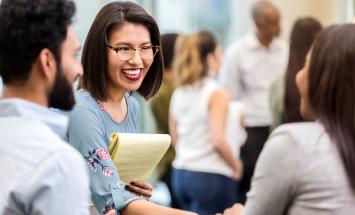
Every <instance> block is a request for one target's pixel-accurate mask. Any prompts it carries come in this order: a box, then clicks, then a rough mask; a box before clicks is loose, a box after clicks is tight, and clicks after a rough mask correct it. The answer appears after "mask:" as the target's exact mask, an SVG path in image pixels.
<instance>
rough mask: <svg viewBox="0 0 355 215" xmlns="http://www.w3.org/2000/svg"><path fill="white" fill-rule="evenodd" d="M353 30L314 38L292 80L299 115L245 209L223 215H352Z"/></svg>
mask: <svg viewBox="0 0 355 215" xmlns="http://www.w3.org/2000/svg"><path fill="white" fill-rule="evenodd" d="M354 44H355V25H354V24H342V25H333V26H330V27H328V28H326V29H325V30H323V31H321V32H320V33H319V35H318V36H317V37H316V39H315V42H314V44H313V45H312V48H311V50H310V51H309V52H308V54H307V57H306V61H305V65H304V66H303V68H302V69H301V70H300V71H299V72H298V73H297V76H296V85H297V88H298V90H299V93H300V98H301V101H300V113H301V115H302V117H304V118H305V119H307V120H310V121H312V122H300V123H289V124H283V125H281V126H279V127H277V128H276V129H275V130H274V131H273V133H272V134H271V135H270V138H269V139H268V141H267V143H266V145H265V147H264V149H263V151H262V153H261V155H260V158H259V160H258V163H257V165H256V169H255V174H254V177H253V181H252V186H251V190H250V192H249V193H248V200H247V202H246V205H245V208H244V210H243V207H242V206H241V205H240V204H237V205H235V206H234V207H233V208H231V209H228V210H226V211H225V215H230V214H233V215H240V214H242V215H255V214H273V215H282V214H289V215H299V214H302V215H328V214H332V215H343V214H355V172H354V169H355V124H354V122H355V99H354V92H355V61H354V59H355V46H354Z"/></svg>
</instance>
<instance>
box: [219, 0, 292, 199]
mask: <svg viewBox="0 0 355 215" xmlns="http://www.w3.org/2000/svg"><path fill="white" fill-rule="evenodd" d="M252 16H253V20H254V24H255V32H254V33H249V34H247V35H246V36H245V37H243V38H242V39H240V40H238V41H236V43H234V44H233V45H232V46H231V47H229V48H228V49H227V50H226V53H225V58H224V62H223V64H222V68H221V73H220V75H221V77H220V80H221V83H222V85H223V86H224V87H226V88H227V90H228V91H229V92H230V93H231V96H232V99H233V100H238V101H242V102H244V103H245V113H244V116H245V126H246V130H247V132H248V139H247V141H246V144H245V145H244V146H243V147H242V149H241V156H242V159H243V163H244V175H243V178H242V180H241V184H240V190H239V193H240V200H239V201H240V202H241V203H244V202H245V194H246V192H247V191H248V190H249V189H250V179H251V177H252V174H253V171H254V167H255V163H256V160H257V158H258V156H259V153H260V151H261V150H262V148H263V145H264V143H265V141H266V139H267V137H268V135H269V126H270V124H271V111H270V108H269V103H268V100H269V88H270V86H271V83H272V81H273V80H274V79H275V78H276V77H278V76H279V75H280V74H282V73H283V72H284V71H285V68H286V63H287V57H288V56H287V55H288V51H287V44H286V43H284V42H283V41H280V40H279V39H277V37H278V35H279V33H280V13H279V11H278V9H277V8H276V7H275V6H274V5H273V4H272V3H270V2H268V1H259V2H257V3H256V4H255V5H254V6H253V8H252Z"/></svg>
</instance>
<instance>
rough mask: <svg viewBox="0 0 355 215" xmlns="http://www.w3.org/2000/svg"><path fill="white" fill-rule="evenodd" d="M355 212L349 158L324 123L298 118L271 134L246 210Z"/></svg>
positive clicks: (314, 214) (313, 214)
mask: <svg viewBox="0 0 355 215" xmlns="http://www.w3.org/2000/svg"><path fill="white" fill-rule="evenodd" d="M259 214H260V215H264V214H273V215H279V214H288V215H300V214H302V215H328V214H329V215H331V214H332V215H337V214H339V215H340V214H342V215H343V214H355V196H354V193H353V192H352V190H351V187H350V184H349V181H348V178H347V175H346V172H345V169H344V168H343V163H342V161H341V158H340V156H339V154H338V151H337V149H336V145H335V144H333V143H332V142H331V141H330V138H329V136H328V134H327V133H326V132H325V131H324V128H323V127H322V126H321V125H320V124H319V123H314V122H313V123H293V124H285V125H282V126H280V127H278V128H277V129H276V130H275V131H274V132H273V133H272V134H271V136H270V138H269V140H268V141H267V143H266V145H265V147H264V149H263V151H262V153H261V154H260V157H259V160H258V162H257V165H256V169H255V172H254V177H253V180H252V188H251V191H250V192H249V193H248V200H247V203H246V206H245V211H244V213H243V215H259Z"/></svg>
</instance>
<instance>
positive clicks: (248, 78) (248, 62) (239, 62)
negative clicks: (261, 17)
mask: <svg viewBox="0 0 355 215" xmlns="http://www.w3.org/2000/svg"><path fill="white" fill-rule="evenodd" d="M287 59H288V48H287V44H286V43H284V42H283V41H281V40H279V39H275V40H274V41H273V42H272V43H271V44H270V47H269V48H265V47H264V46H262V45H261V44H260V42H259V40H258V39H257V38H256V35H255V34H248V35H246V36H245V37H243V38H242V39H240V40H238V41H237V42H236V43H234V44H232V45H231V47H229V48H228V49H227V50H226V53H225V56H224V59H223V60H224V61H223V63H222V68H221V72H220V81H221V83H222V86H224V87H225V88H226V89H227V90H228V91H229V92H230V93H231V96H232V99H233V100H238V101H242V102H244V104H245V107H246V108H245V113H244V116H245V125H246V126H247V127H258V126H269V125H270V124H271V110H270V105H269V91H270V86H271V83H272V81H273V80H274V79H275V78H277V77H278V76H279V75H280V74H282V73H284V71H285V70H286V63H287Z"/></svg>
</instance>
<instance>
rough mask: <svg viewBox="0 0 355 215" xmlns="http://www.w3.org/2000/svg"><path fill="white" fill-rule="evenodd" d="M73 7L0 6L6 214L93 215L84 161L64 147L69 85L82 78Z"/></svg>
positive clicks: (34, 1) (46, 3)
mask: <svg viewBox="0 0 355 215" xmlns="http://www.w3.org/2000/svg"><path fill="white" fill-rule="evenodd" d="M74 13H75V5H74V2H72V1H68V0H2V2H1V5H0V32H1V34H0V47H1V48H0V76H1V78H2V80H3V83H4V91H3V99H1V100H0V110H1V111H0V173H1V189H0V214H6V215H11V214H27V215H30V214H51V215H56V214H58V215H63V214H80V215H85V214H89V209H88V202H89V178H88V175H87V170H86V165H85V162H84V160H83V158H82V157H81V155H80V154H79V153H78V152H77V151H76V150H75V149H73V148H72V147H71V146H69V144H67V143H65V142H64V141H63V138H64V136H65V133H66V126H67V122H68V120H67V118H66V117H65V116H62V115H60V114H59V113H56V112H53V111H50V110H49V109H48V107H53V108H58V109H62V110H70V109H71V108H72V107H73V106H74V103H75V100H74V95H73V91H72V86H71V84H72V83H73V82H74V80H75V79H76V78H77V77H78V76H80V75H82V73H83V69H82V66H81V63H80V61H79V60H78V59H77V57H76V56H77V54H78V52H79V50H80V43H79V40H78V38H77V36H76V34H75V32H74V29H73V27H72V26H71V19H72V17H73V15H74Z"/></svg>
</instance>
